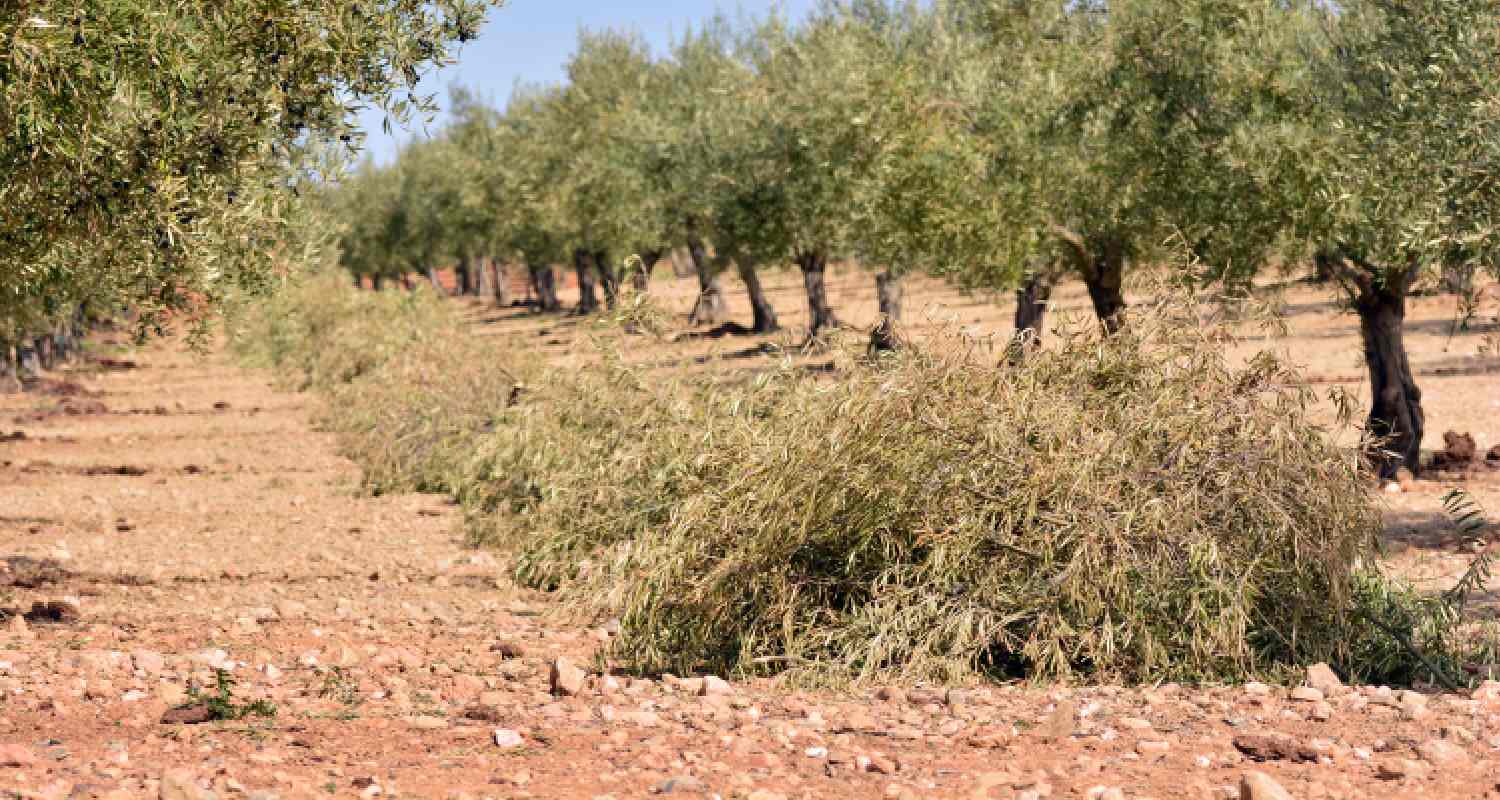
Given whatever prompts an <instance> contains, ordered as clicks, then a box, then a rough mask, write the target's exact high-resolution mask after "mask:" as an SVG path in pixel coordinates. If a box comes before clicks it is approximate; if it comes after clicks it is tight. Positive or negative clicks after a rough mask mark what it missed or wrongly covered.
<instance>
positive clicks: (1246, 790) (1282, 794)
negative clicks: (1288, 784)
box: [1240, 772, 1292, 800]
mask: <svg viewBox="0 0 1500 800" xmlns="http://www.w3.org/2000/svg"><path fill="white" fill-rule="evenodd" d="M1240 800H1292V794H1291V792H1288V791H1287V790H1286V789H1284V788H1282V786H1281V784H1279V783H1277V782H1276V779H1275V778H1272V777H1271V776H1270V775H1267V774H1266V773H1264V772H1247V773H1245V774H1244V776H1242V777H1241V778H1240Z"/></svg>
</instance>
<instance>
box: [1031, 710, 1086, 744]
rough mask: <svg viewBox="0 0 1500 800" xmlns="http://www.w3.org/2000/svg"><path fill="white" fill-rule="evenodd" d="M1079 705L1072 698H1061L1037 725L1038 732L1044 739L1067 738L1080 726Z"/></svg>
mask: <svg viewBox="0 0 1500 800" xmlns="http://www.w3.org/2000/svg"><path fill="white" fill-rule="evenodd" d="M1077 717H1078V706H1077V704H1075V703H1074V702H1073V701H1072V700H1061V701H1059V702H1058V704H1057V707H1056V708H1054V709H1052V713H1050V714H1048V715H1047V717H1046V718H1045V719H1043V720H1042V724H1041V725H1038V726H1037V734H1038V735H1039V736H1041V737H1042V738H1043V739H1066V738H1068V737H1069V736H1072V735H1073V731H1075V730H1077V726H1078V721H1077Z"/></svg>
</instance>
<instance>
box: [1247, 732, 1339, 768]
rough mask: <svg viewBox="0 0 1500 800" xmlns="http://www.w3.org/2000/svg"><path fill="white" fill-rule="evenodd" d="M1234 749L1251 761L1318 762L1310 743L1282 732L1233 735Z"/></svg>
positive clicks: (1315, 751)
mask: <svg viewBox="0 0 1500 800" xmlns="http://www.w3.org/2000/svg"><path fill="white" fill-rule="evenodd" d="M1234 749H1236V750H1238V751H1240V752H1241V753H1244V754H1245V756H1246V757H1247V758H1249V759H1250V760H1252V761H1291V762H1293V763H1299V764H1300V763H1310V764H1316V763H1317V762H1318V755H1319V754H1318V751H1317V750H1316V749H1315V748H1313V747H1312V746H1311V745H1308V744H1305V743H1303V742H1299V741H1297V740H1296V739H1293V738H1292V737H1290V736H1286V735H1283V734H1275V733H1271V734H1261V733H1242V734H1240V735H1238V736H1236V737H1234Z"/></svg>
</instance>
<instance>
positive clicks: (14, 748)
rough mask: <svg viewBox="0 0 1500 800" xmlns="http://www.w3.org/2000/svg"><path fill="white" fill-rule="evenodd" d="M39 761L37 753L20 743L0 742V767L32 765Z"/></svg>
mask: <svg viewBox="0 0 1500 800" xmlns="http://www.w3.org/2000/svg"><path fill="white" fill-rule="evenodd" d="M36 763H37V757H36V753H33V752H31V749H30V748H28V747H26V746H24V745H19V744H0V767H30V766H35V765H36Z"/></svg>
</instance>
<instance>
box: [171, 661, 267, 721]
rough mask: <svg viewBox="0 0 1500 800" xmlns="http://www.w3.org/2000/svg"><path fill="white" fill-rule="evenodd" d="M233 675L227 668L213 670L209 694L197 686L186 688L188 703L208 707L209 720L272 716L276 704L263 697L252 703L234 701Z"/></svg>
mask: <svg viewBox="0 0 1500 800" xmlns="http://www.w3.org/2000/svg"><path fill="white" fill-rule="evenodd" d="M234 685H235V681H234V676H233V675H230V674H229V672H228V670H223V669H215V670H214V689H213V692H212V693H211V694H206V695H205V694H203V692H202V691H201V690H200V689H199V688H198V687H197V686H193V687H190V688H189V689H188V705H196V704H199V703H202V704H203V705H205V706H207V707H208V716H209V719H211V720H238V719H245V718H246V717H267V718H270V717H274V716H276V706H275V705H272V704H271V703H270V702H269V701H267V700H265V699H264V698H262V699H260V700H256V701H255V702H253V703H243V704H241V703H236V702H234Z"/></svg>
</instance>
